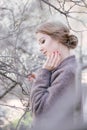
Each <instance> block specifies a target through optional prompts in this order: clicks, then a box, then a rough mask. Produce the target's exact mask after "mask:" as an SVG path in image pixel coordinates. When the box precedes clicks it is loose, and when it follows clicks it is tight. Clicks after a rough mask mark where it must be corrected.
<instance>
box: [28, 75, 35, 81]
mask: <svg viewBox="0 0 87 130" xmlns="http://www.w3.org/2000/svg"><path fill="white" fill-rule="evenodd" d="M35 78H36V75H35V73H31V74H29V75H28V80H29V81H31V82H32V81H34V80H35Z"/></svg>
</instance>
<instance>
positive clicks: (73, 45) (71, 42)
mask: <svg viewBox="0 0 87 130" xmlns="http://www.w3.org/2000/svg"><path fill="white" fill-rule="evenodd" d="M77 44H78V38H77V37H76V36H75V35H69V47H70V48H71V49H74V48H76V46H77Z"/></svg>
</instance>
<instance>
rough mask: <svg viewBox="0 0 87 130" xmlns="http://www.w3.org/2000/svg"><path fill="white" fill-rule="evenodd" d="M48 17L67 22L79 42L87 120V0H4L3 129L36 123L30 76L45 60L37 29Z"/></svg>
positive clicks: (0, 51)
mask: <svg viewBox="0 0 87 130" xmlns="http://www.w3.org/2000/svg"><path fill="white" fill-rule="evenodd" d="M47 20H55V21H56V20H58V21H61V22H63V23H64V24H66V25H67V26H68V27H69V28H70V31H71V33H72V34H75V35H76V36H77V37H78V40H79V44H78V47H77V48H76V49H75V51H74V52H71V53H74V54H75V55H76V57H77V61H78V68H77V77H76V88H77V96H80V97H81V105H82V109H83V119H84V121H85V122H86V121H87V0H15V1H13V0H0V130H29V128H30V126H31V123H32V116H31V112H30V111H31V110H30V99H29V96H30V89H31V87H32V82H30V81H29V79H28V76H29V75H30V74H32V73H33V72H35V71H36V70H37V69H38V68H40V67H41V66H42V64H43V62H44V60H45V58H44V56H43V55H41V54H40V52H39V47H38V44H37V41H36V38H35V28H36V27H37V26H38V25H39V24H40V23H42V22H44V21H47Z"/></svg>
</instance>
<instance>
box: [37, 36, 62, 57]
mask: <svg viewBox="0 0 87 130" xmlns="http://www.w3.org/2000/svg"><path fill="white" fill-rule="evenodd" d="M36 38H37V41H38V43H39V46H40V51H41V52H42V53H43V54H44V55H46V56H47V55H50V54H51V53H52V52H54V51H59V46H60V44H59V43H58V41H57V40H54V39H53V38H51V37H50V36H49V35H47V34H43V33H37V35H36Z"/></svg>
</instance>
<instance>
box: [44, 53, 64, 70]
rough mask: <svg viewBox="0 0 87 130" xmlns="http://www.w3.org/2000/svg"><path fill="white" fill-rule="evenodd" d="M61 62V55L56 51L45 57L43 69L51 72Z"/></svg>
mask: <svg viewBox="0 0 87 130" xmlns="http://www.w3.org/2000/svg"><path fill="white" fill-rule="evenodd" d="M60 61H61V55H60V53H59V52H58V51H56V52H53V53H52V54H50V55H49V56H47V60H46V62H45V64H44V65H43V68H45V69H48V70H53V69H54V68H56V67H57V66H58V64H60Z"/></svg>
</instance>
